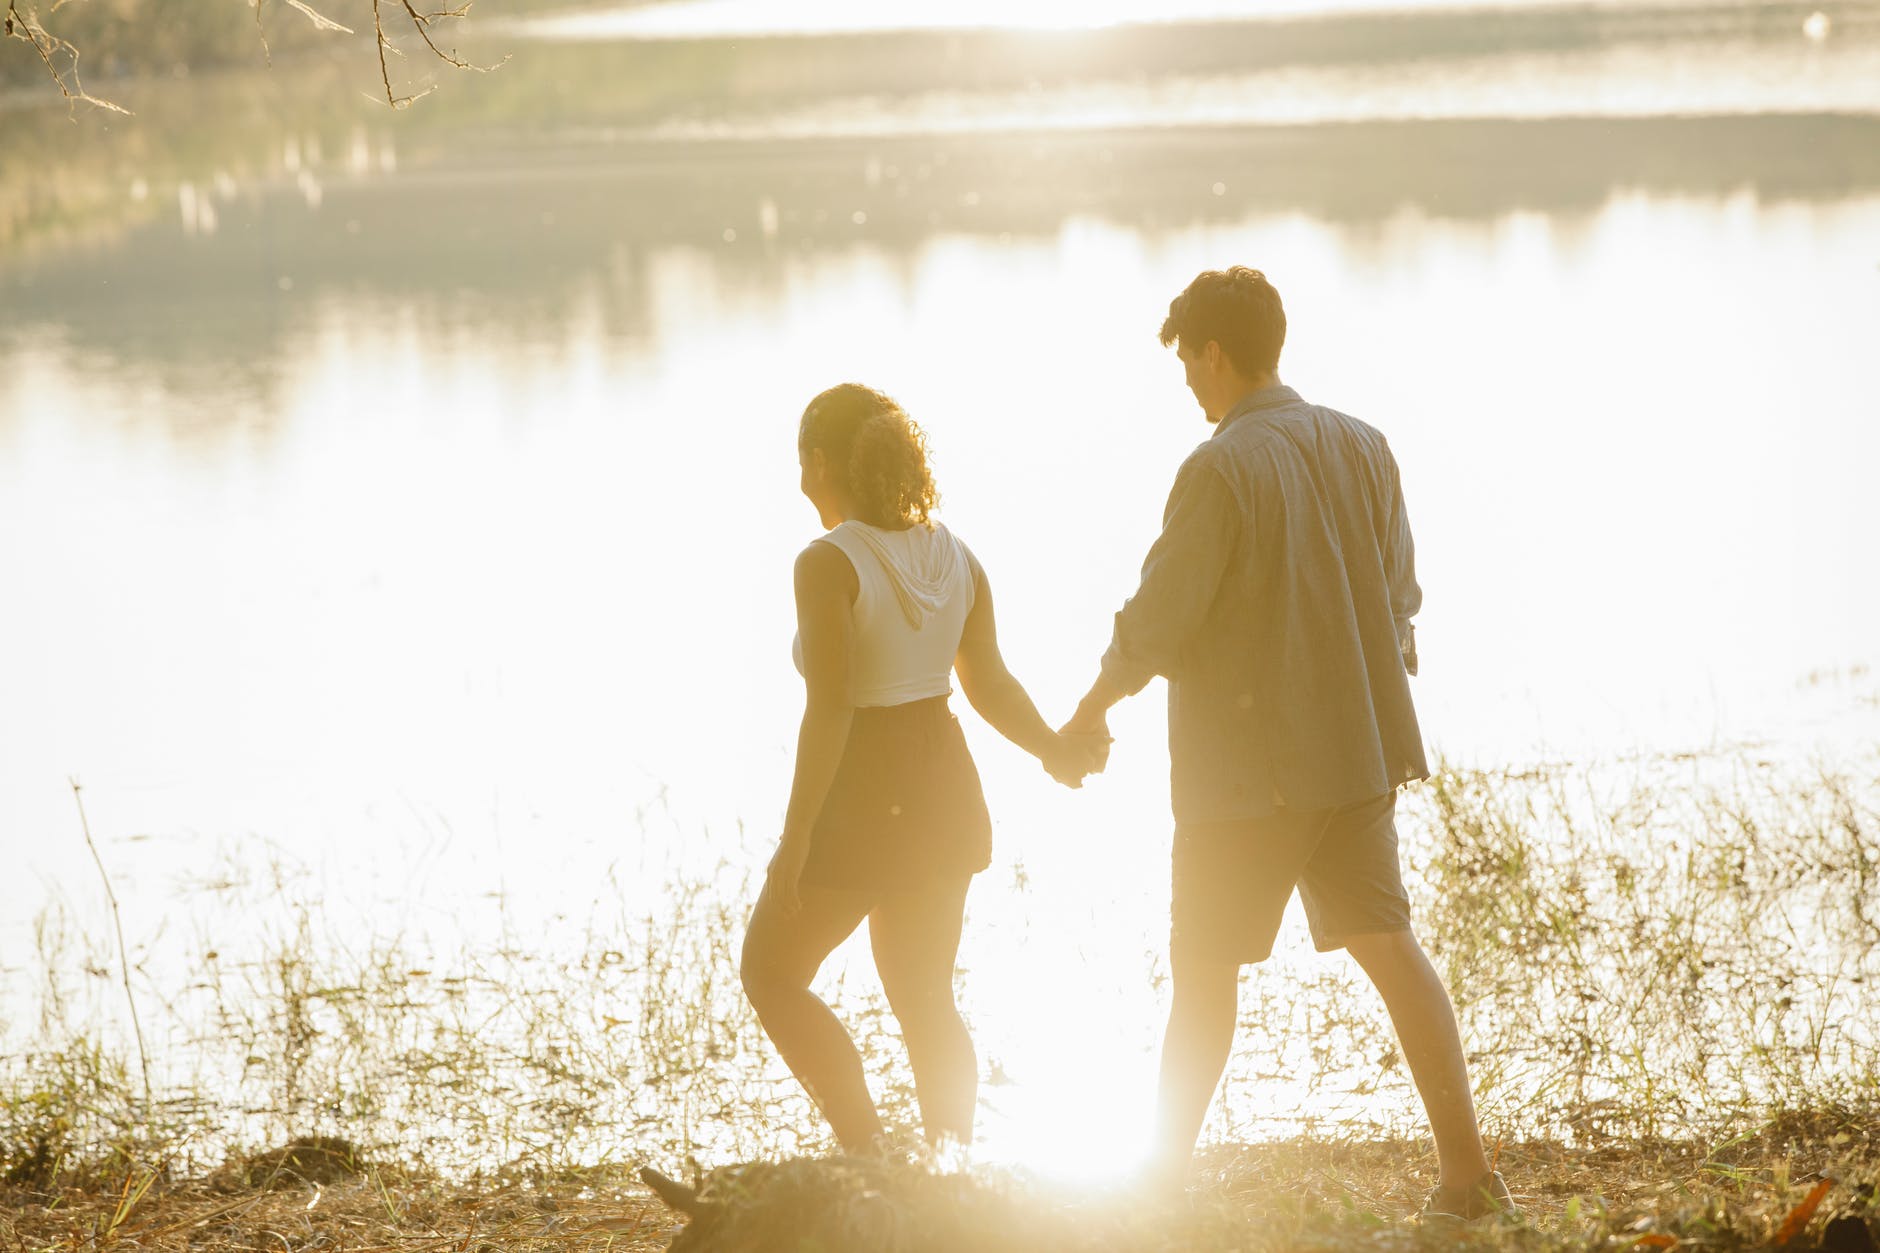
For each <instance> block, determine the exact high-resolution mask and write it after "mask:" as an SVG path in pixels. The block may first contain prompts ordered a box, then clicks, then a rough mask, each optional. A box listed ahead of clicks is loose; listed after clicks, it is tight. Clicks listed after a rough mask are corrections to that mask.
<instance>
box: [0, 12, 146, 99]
mask: <svg viewBox="0 0 1880 1253" xmlns="http://www.w3.org/2000/svg"><path fill="white" fill-rule="evenodd" d="M63 3H65V0H58V2H57V3H55V4H54V5H53V6H52V9H53V12H55V13H56V12H57V11H58V9H59V5H61V4H63ZM5 28H6V34H7V35H8V36H10V37H11V38H14V39H24V40H26V41H27V42H28V43H30V44H32V45H33V51H34V52H36V53H38V54H39V59H40V61H41V62H42V63H44V65H45V67H46V73H48V74H50V75H51V76H52V81H53V84H54V85H55V86H57V87H58V89H59V94H60V95H62V96H64V97H65V99H66V101H67V102H68V103H69V104H70V105H71V106H72V107H74V108H76V107H77V106H79V105H81V104H89V105H92V106H93V107H95V108H99V109H105V110H108V111H109V112H112V113H122V114H124V115H125V116H126V117H128V116H130V110H129V109H126V108H124V107H123V106H122V105H117V104H113V103H112V102H111V101H109V100H104V99H101V98H99V97H97V96H94V95H92V94H91V93H90V92H88V91H86V90H85V87H84V84H83V83H82V82H81V81H80V80H79V77H78V49H77V48H76V47H74V46H73V45H72V44H70V43H69V42H67V41H66V40H63V39H61V38H59V37H58V36H57V35H55V34H53V33H52V32H51V31H49V30H47V29H46V28H45V27H44V26H43V25H41V24H40V21H39V15H38V13H37V12H35V11H33V10H31V9H28V10H27V11H26V12H25V13H21V12H20V10H19V0H7V16H6V23H5ZM54 56H58V57H62V58H65V59H66V60H67V61H68V62H69V64H68V65H67V67H66V68H65V69H64V70H63V71H61V70H60V69H59V67H58V65H57V63H55V62H54V61H53V57H54ZM68 77H69V78H70V79H71V81H70V82H69V83H68V82H67V81H66V79H67V78H68Z"/></svg>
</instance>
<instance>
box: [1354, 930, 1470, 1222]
mask: <svg viewBox="0 0 1880 1253" xmlns="http://www.w3.org/2000/svg"><path fill="white" fill-rule="evenodd" d="M1345 947H1346V949H1348V950H1349V951H1350V953H1351V955H1352V957H1353V958H1354V959H1356V961H1357V963H1358V965H1359V966H1360V967H1362V968H1363V970H1364V973H1365V974H1366V975H1367V976H1369V977H1370V980H1371V982H1372V984H1373V985H1375V986H1376V988H1377V991H1378V994H1379V995H1380V996H1382V997H1383V998H1384V1008H1385V1009H1387V1010H1388V1011H1390V1022H1391V1026H1393V1027H1395V1028H1396V1030H1397V1043H1398V1045H1399V1046H1400V1047H1401V1048H1402V1049H1403V1055H1404V1060H1405V1061H1406V1062H1408V1063H1409V1066H1410V1076H1411V1078H1413V1079H1415V1080H1416V1085H1417V1092H1418V1093H1419V1094H1420V1095H1421V1096H1422V1097H1423V1108H1424V1110H1425V1111H1427V1112H1428V1114H1429V1119H1430V1133H1431V1135H1432V1136H1433V1137H1434V1138H1435V1140H1436V1157H1437V1160H1438V1161H1439V1162H1440V1163H1441V1169H1442V1186H1443V1187H1444V1188H1448V1189H1462V1188H1468V1187H1471V1186H1473V1185H1474V1184H1476V1183H1478V1182H1480V1181H1481V1179H1482V1178H1483V1177H1484V1176H1486V1175H1487V1174H1488V1158H1487V1157H1486V1156H1484V1154H1483V1152H1482V1132H1481V1128H1480V1126H1479V1125H1478V1124H1477V1123H1476V1120H1475V1097H1474V1094H1473V1093H1472V1092H1471V1091H1470V1090H1469V1063H1468V1060H1467V1058H1466V1057H1464V1055H1463V1052H1462V1033H1461V1032H1460V1031H1459V1030H1458V1029H1457V1027H1456V1010H1455V1006H1453V1005H1452V1004H1450V1001H1449V992H1448V990H1447V989H1446V988H1444V987H1443V980H1442V977H1441V976H1440V975H1438V974H1437V973H1436V968H1435V967H1434V966H1431V965H1430V959H1429V958H1428V957H1427V956H1425V955H1424V952H1423V946H1422V945H1421V944H1419V943H1417V938H1416V936H1415V934H1413V933H1412V932H1411V931H1410V930H1409V929H1407V928H1406V929H1405V930H1402V931H1388V932H1384V933H1382V934H1379V935H1356V936H1352V937H1351V938H1350V939H1349V940H1348V941H1346V943H1345Z"/></svg>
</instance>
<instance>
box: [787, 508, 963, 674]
mask: <svg viewBox="0 0 1880 1253" xmlns="http://www.w3.org/2000/svg"><path fill="white" fill-rule="evenodd" d="M822 541H823V542H824V543H827V544H834V545H835V546H836V547H837V548H840V549H841V550H842V552H843V554H844V555H845V556H847V557H848V559H849V564H850V565H852V566H854V567H855V581H856V583H857V585H858V591H857V594H856V597H855V605H854V608H853V610H852V611H851V612H852V613H853V615H854V618H853V620H854V623H855V633H854V642H853V647H854V649H855V704H856V706H857V707H858V708H872V707H875V706H880V705H905V704H906V703H908V702H909V701H916V700H926V699H927V698H928V697H931V696H946V695H948V694H950V693H951V692H952V690H953V684H952V675H953V658H954V656H955V654H957V653H958V652H959V650H960V634H961V632H963V631H964V630H965V629H966V615H967V614H969V613H971V612H972V608H973V570H972V565H971V563H970V562H969V561H968V560H967V557H966V546H965V545H964V544H962V543H960V542H959V540H957V539H955V538H954V537H953V533H952V532H951V531H949V530H947V529H946V528H945V527H944V526H941V525H940V524H939V523H937V522H936V523H935V524H934V526H933V528H932V529H931V530H929V529H928V528H926V527H924V526H910V527H908V528H907V529H906V530H904V531H884V530H882V529H881V528H880V527H875V526H869V525H868V524H867V523H865V522H856V521H853V520H850V521H848V522H844V523H843V524H842V525H840V526H838V527H836V528H835V529H834V530H832V531H830V532H829V533H828V534H826V535H824V536H823V537H822ZM791 652H792V653H793V654H794V656H795V659H796V669H797V672H798V673H799V674H800V673H802V670H803V640H802V637H801V636H799V637H798V638H797V639H796V641H795V642H794V644H793V645H792V646H791Z"/></svg>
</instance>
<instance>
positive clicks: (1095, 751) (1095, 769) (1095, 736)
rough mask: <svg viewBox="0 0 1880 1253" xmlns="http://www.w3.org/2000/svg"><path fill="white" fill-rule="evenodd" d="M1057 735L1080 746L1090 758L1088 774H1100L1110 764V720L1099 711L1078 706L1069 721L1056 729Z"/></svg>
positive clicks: (1085, 705)
mask: <svg viewBox="0 0 1880 1253" xmlns="http://www.w3.org/2000/svg"><path fill="white" fill-rule="evenodd" d="M1058 735H1059V736H1060V737H1062V738H1063V739H1065V740H1068V741H1070V742H1072V743H1075V744H1079V745H1082V746H1083V747H1084V748H1085V750H1086V751H1087V752H1088V753H1089V756H1090V763H1091V765H1090V771H1089V772H1090V773H1091V774H1101V773H1102V772H1103V768H1104V767H1105V766H1107V765H1109V764H1110V744H1111V743H1112V742H1113V741H1112V740H1111V739H1110V720H1109V718H1108V717H1107V716H1106V715H1105V713H1104V711H1103V710H1101V709H1095V708H1092V707H1091V706H1089V705H1088V704H1084V705H1079V706H1078V707H1077V712H1076V713H1074V714H1072V715H1071V720H1070V721H1069V722H1066V723H1065V724H1064V725H1063V726H1061V727H1059V728H1058Z"/></svg>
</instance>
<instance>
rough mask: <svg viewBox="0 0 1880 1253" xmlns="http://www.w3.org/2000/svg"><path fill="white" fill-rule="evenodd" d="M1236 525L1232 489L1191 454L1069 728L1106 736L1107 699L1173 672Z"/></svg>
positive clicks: (1204, 608) (1202, 614)
mask: <svg viewBox="0 0 1880 1253" xmlns="http://www.w3.org/2000/svg"><path fill="white" fill-rule="evenodd" d="M1241 526H1242V518H1241V510H1240V506H1239V503H1238V502H1237V501H1236V500H1235V498H1234V493H1233V489H1232V488H1230V487H1229V486H1228V485H1227V481H1226V480H1225V479H1223V478H1222V477H1221V474H1220V472H1219V471H1218V470H1216V469H1214V467H1213V466H1211V465H1208V464H1207V463H1206V462H1205V461H1204V460H1203V459H1201V458H1200V457H1190V458H1189V459H1188V460H1187V461H1186V462H1184V463H1183V465H1182V468H1181V470H1180V471H1179V472H1178V473H1177V474H1176V476H1175V486H1174V488H1173V489H1172V490H1171V491H1170V492H1169V499H1168V507H1167V509H1165V510H1164V511H1163V514H1162V534H1161V535H1159V536H1157V537H1156V541H1155V543H1154V544H1153V545H1152V546H1151V547H1150V549H1149V555H1148V556H1147V557H1146V558H1144V559H1143V563H1142V581H1141V583H1140V584H1139V585H1138V586H1137V588H1136V594H1135V595H1133V596H1131V597H1130V598H1129V599H1128V600H1127V601H1125V602H1124V604H1123V608H1122V609H1121V610H1120V611H1119V612H1118V613H1117V615H1116V627H1115V630H1114V632H1113V633H1112V635H1111V637H1110V647H1109V649H1108V651H1106V652H1105V653H1104V654H1103V662H1102V666H1101V669H1100V670H1099V672H1098V674H1097V677H1096V681H1095V682H1093V683H1092V684H1091V685H1090V691H1089V692H1088V693H1087V694H1086V695H1085V696H1084V698H1083V700H1082V701H1080V702H1078V705H1077V712H1076V713H1075V714H1074V715H1073V716H1072V717H1071V720H1070V721H1069V722H1067V723H1066V724H1065V725H1064V731H1065V733H1066V734H1080V735H1108V734H1109V727H1108V723H1107V721H1106V719H1105V716H1104V715H1105V714H1106V713H1108V711H1109V709H1110V707H1111V706H1112V705H1114V704H1116V703H1117V702H1118V701H1120V700H1122V699H1123V698H1124V697H1125V696H1134V695H1135V694H1136V693H1137V692H1140V691H1141V690H1142V689H1143V687H1144V686H1145V685H1147V684H1148V682H1149V680H1150V679H1152V678H1154V677H1155V676H1156V675H1158V674H1162V675H1167V674H1171V673H1173V671H1174V670H1175V667H1176V665H1177V664H1178V663H1179V661H1180V660H1181V657H1182V654H1183V653H1184V652H1185V651H1186V650H1187V648H1188V646H1189V645H1190V643H1191V642H1192V641H1193V639H1194V637H1195V635H1196V634H1197V633H1198V632H1199V631H1200V629H1201V626H1202V623H1203V622H1204V621H1205V620H1206V618H1207V614H1208V610H1209V609H1210V608H1211V607H1212V606H1213V604H1214V597H1215V594H1216V593H1217V592H1218V591H1219V590H1220V586H1221V577H1222V574H1223V572H1224V571H1225V570H1226V569H1227V563H1228V559H1229V557H1231V556H1232V554H1233V550H1234V545H1235V544H1236V543H1237V542H1239V539H1240V531H1241Z"/></svg>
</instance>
